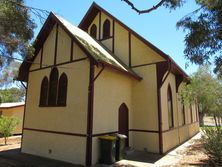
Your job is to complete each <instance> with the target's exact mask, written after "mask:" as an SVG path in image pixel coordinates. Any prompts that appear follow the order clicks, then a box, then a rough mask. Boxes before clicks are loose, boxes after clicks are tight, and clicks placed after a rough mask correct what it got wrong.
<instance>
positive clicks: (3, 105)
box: [0, 102, 25, 108]
mask: <svg viewBox="0 0 222 167" xmlns="http://www.w3.org/2000/svg"><path fill="white" fill-rule="evenodd" d="M23 105H25V102H15V103H1V104H0V108H12V107H19V106H23Z"/></svg>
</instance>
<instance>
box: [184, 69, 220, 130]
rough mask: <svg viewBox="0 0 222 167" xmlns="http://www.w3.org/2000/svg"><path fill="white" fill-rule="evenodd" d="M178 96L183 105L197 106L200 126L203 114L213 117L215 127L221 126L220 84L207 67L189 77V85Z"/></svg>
mask: <svg viewBox="0 0 222 167" xmlns="http://www.w3.org/2000/svg"><path fill="white" fill-rule="evenodd" d="M180 95H181V97H182V101H183V103H184V104H194V103H195V104H197V105H198V108H199V112H200V123H201V124H202V125H203V115H204V114H208V115H211V116H213V117H214V119H215V125H216V126H217V125H218V126H219V125H220V124H221V122H220V120H221V116H222V110H221V109H222V83H221V81H220V80H218V79H217V78H215V77H214V76H213V74H212V73H211V72H210V67H209V66H201V67H200V68H199V69H198V71H197V72H195V73H194V74H193V75H192V76H191V81H190V84H188V85H184V87H183V88H182V91H181V94H180Z"/></svg>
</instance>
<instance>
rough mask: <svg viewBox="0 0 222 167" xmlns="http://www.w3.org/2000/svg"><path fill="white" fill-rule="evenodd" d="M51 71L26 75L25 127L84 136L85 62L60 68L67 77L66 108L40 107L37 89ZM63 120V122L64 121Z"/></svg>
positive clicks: (48, 69) (86, 85)
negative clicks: (27, 86) (27, 85)
mask: <svg viewBox="0 0 222 167" xmlns="http://www.w3.org/2000/svg"><path fill="white" fill-rule="evenodd" d="M50 71H51V68H46V69H43V70H39V71H34V72H31V73H30V74H29V81H28V84H29V89H28V95H27V105H26V110H27V112H26V118H25V119H26V120H25V127H27V128H37V129H45V130H55V131H62V132H75V133H83V134H85V133H86V115H87V104H88V84H89V62H88V60H84V61H79V62H73V63H70V64H65V65H61V66H59V68H58V71H59V75H61V74H62V73H63V72H64V73H66V75H67V77H68V90H67V105H66V106H65V107H39V98H40V86H41V82H42V79H43V78H44V76H47V77H48V78H49V75H50ZM64 120H66V121H64Z"/></svg>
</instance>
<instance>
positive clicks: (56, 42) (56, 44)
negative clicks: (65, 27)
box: [54, 24, 59, 65]
mask: <svg viewBox="0 0 222 167" xmlns="http://www.w3.org/2000/svg"><path fill="white" fill-rule="evenodd" d="M58 27H59V24H56V39H55V56H54V65H56V59H57V47H58Z"/></svg>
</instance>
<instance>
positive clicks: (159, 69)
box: [156, 60, 171, 154]
mask: <svg viewBox="0 0 222 167" xmlns="http://www.w3.org/2000/svg"><path fill="white" fill-rule="evenodd" d="M170 64H171V63H170V60H168V61H164V62H159V63H157V64H156V75H157V76H156V78H157V102H158V129H159V153H160V154H163V134H162V133H163V132H162V125H163V122H162V108H161V91H160V89H161V87H162V85H163V83H164V82H165V80H166V78H167V77H168V75H169V73H170V67H171V65H170ZM167 71H168V73H167V75H166V76H165V78H163V77H164V75H165V73H166V72H167Z"/></svg>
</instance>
